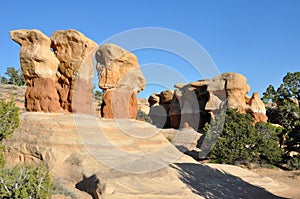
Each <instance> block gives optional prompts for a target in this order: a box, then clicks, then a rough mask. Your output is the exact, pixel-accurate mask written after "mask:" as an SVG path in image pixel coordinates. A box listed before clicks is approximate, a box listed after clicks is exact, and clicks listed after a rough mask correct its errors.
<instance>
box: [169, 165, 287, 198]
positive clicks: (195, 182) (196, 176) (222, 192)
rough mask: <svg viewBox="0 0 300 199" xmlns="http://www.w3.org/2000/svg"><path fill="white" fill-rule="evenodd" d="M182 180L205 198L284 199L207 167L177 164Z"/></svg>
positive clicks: (176, 167)
mask: <svg viewBox="0 0 300 199" xmlns="http://www.w3.org/2000/svg"><path fill="white" fill-rule="evenodd" d="M174 168H175V169H177V170H178V171H179V174H180V179H181V181H182V182H184V183H185V184H186V185H188V186H189V187H190V188H191V189H192V191H193V192H194V193H196V194H198V195H200V196H202V197H204V198H212V199H215V198H228V199H229V198H230V199H232V198H243V199H244V198H264V199H266V198H282V197H278V196H276V195H274V194H272V193H270V192H268V191H267V190H265V189H264V188H261V187H257V186H254V185H252V184H249V183H247V182H245V181H243V180H242V179H241V178H238V177H236V176H233V175H231V174H228V173H225V172H222V171H220V170H217V169H214V168H211V167H209V166H207V165H201V164H192V163H176V164H175V166H174Z"/></svg>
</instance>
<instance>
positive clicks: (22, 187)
mask: <svg viewBox="0 0 300 199" xmlns="http://www.w3.org/2000/svg"><path fill="white" fill-rule="evenodd" d="M0 198H43V199H46V198H51V178H50V175H49V173H48V171H47V169H46V167H44V166H39V167H34V166H29V165H27V166H22V167H20V166H16V167H14V168H12V169H7V168H4V169H2V170H1V171H0Z"/></svg>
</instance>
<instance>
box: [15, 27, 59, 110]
mask: <svg viewBox="0 0 300 199" xmlns="http://www.w3.org/2000/svg"><path fill="white" fill-rule="evenodd" d="M10 37H11V39H12V40H14V41H15V42H17V43H18V44H20V45H21V49H20V64H21V69H22V73H23V75H24V77H25V79H26V83H27V86H28V88H27V91H26V95H25V108H26V110H27V111H44V112H59V111H62V109H61V107H60V104H59V97H58V95H57V92H56V89H55V81H56V71H57V68H58V63H59V61H58V60H57V59H56V57H55V56H54V54H53V52H51V51H50V43H51V41H50V39H49V38H48V37H47V36H46V35H44V34H43V33H42V32H41V31H39V30H14V31H11V32H10Z"/></svg>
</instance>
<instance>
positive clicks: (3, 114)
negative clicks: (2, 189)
mask: <svg viewBox="0 0 300 199" xmlns="http://www.w3.org/2000/svg"><path fill="white" fill-rule="evenodd" d="M19 123H20V119H19V108H18V107H16V104H15V101H14V99H13V98H11V100H10V101H8V102H6V101H4V100H2V99H0V168H1V167H3V166H4V164H5V160H4V150H5V147H4V146H3V145H2V140H3V139H5V138H8V137H9V136H11V135H12V134H13V132H14V130H15V129H16V128H17V127H18V126H19Z"/></svg>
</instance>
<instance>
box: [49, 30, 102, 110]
mask: <svg viewBox="0 0 300 199" xmlns="http://www.w3.org/2000/svg"><path fill="white" fill-rule="evenodd" d="M50 38H51V41H52V44H51V47H52V49H53V51H54V54H55V56H56V57H57V58H58V60H59V61H60V63H59V66H58V71H57V74H58V84H57V91H58V94H59V96H60V103H61V106H62V108H63V109H65V110H68V111H69V112H85V113H88V112H91V111H92V79H93V75H94V53H95V51H96V48H97V47H98V45H97V44H96V43H95V42H94V41H92V40H91V39H89V38H87V37H86V36H85V35H83V34H82V33H80V32H78V31H76V30H59V31H56V32H54V33H53V34H52V36H51V37H50ZM82 96H84V97H82Z"/></svg>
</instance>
